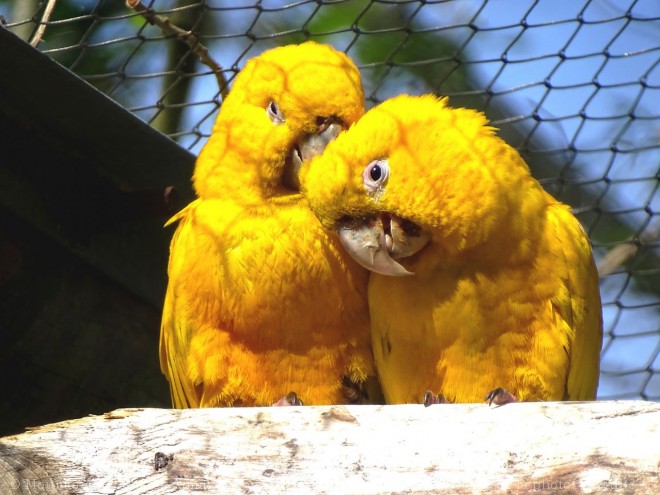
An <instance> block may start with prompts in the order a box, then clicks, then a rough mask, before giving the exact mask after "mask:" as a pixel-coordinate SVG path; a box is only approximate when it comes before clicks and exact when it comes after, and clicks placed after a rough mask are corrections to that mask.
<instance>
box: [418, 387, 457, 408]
mask: <svg viewBox="0 0 660 495" xmlns="http://www.w3.org/2000/svg"><path fill="white" fill-rule="evenodd" d="M423 404H424V407H429V406H432V405H433V404H451V402H449V401H448V400H447V399H445V396H444V395H442V394H438V395H435V394H434V393H433V392H431V391H430V390H427V391H426V393H425V394H424V402H423Z"/></svg>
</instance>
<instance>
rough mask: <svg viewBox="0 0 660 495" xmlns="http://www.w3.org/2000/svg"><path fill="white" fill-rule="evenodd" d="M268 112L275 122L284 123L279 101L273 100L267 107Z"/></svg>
mask: <svg viewBox="0 0 660 495" xmlns="http://www.w3.org/2000/svg"><path fill="white" fill-rule="evenodd" d="M266 113H267V114H268V118H270V120H271V122H273V124H278V125H279V124H284V115H282V112H280V108H279V107H278V106H277V103H275V102H274V101H271V102H270V103H269V104H268V106H267V107H266Z"/></svg>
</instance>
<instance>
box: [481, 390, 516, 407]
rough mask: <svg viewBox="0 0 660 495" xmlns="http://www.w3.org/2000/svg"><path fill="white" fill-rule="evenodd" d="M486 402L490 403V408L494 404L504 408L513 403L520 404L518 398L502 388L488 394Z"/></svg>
mask: <svg viewBox="0 0 660 495" xmlns="http://www.w3.org/2000/svg"><path fill="white" fill-rule="evenodd" d="M484 400H487V401H488V405H489V406H490V405H492V404H495V405H496V406H503V405H504V404H509V403H511V402H518V398H517V397H516V396H515V395H513V394H512V393H511V392H509V391H508V390H506V389H504V388H502V387H497V388H496V389H494V390H491V391H490V392H488V395H486V397H485V398H484Z"/></svg>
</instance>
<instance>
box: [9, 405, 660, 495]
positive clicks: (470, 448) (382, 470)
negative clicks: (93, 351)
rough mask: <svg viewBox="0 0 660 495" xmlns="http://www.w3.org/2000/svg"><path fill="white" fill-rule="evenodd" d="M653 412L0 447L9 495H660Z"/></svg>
mask: <svg viewBox="0 0 660 495" xmlns="http://www.w3.org/2000/svg"><path fill="white" fill-rule="evenodd" d="M659 430H660V404H656V403H649V402H641V401H610V402H574V403H566V402H565V403H515V404H508V405H506V406H503V407H492V408H489V407H488V406H487V405H483V404H465V405H435V406H431V407H428V408H424V407H423V406H421V405H398V406H323V407H275V408H243V409H239V408H229V409H197V410H171V409H120V410H116V411H113V412H110V413H106V414H105V415H102V416H92V417H86V418H82V419H76V420H71V421H65V422H62V423H56V424H51V425H46V426H41V427H37V428H33V429H31V430H29V431H27V432H26V433H23V434H20V435H14V436H10V437H4V438H1V439H0V493H2V494H5V493H12V494H14V493H16V494H18V493H21V494H23V493H48V494H51V493H54V494H60V493H65V494H78V493H80V494H83V493H84V494H88V493H93V494H143V493H144V494H146V493H149V494H154V493H216V494H220V493H222V494H224V493H243V494H245V493H283V492H286V493H287V494H290V493H304V494H308V493H317V494H318V493H328V494H335V493H363V494H377V493H407V494H409V493H458V494H460V493H508V494H517V493H533V492H539V493H545V494H549V493H562V494H574V493H626V494H629V493H633V494H645V493H648V494H657V493H660V479H659V477H658V468H659V465H660V431H659Z"/></svg>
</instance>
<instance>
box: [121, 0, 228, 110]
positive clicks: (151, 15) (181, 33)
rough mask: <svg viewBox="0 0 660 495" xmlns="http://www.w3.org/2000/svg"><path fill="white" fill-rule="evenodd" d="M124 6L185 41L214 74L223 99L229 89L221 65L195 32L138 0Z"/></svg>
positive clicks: (167, 33)
mask: <svg viewBox="0 0 660 495" xmlns="http://www.w3.org/2000/svg"><path fill="white" fill-rule="evenodd" d="M126 7H128V8H129V9H133V10H135V12H137V13H139V14H140V15H142V17H144V18H145V19H146V20H147V22H148V23H149V24H152V25H154V26H158V27H159V28H160V29H161V31H163V33H165V34H166V35H167V36H173V37H175V38H177V39H180V40H181V41H183V42H185V43H186V44H187V45H188V46H189V47H190V49H191V50H192V51H193V53H194V54H195V55H196V56H197V58H199V60H200V62H202V63H203V64H204V65H206V66H207V67H208V68H209V69H211V70H212V71H213V73H214V74H215V77H216V79H217V80H218V86H219V88H220V95H221V96H222V100H223V101H224V99H225V98H226V97H227V93H228V91H229V84H228V83H227V80H226V79H225V76H224V74H223V73H222V67H221V66H220V64H218V63H217V62H216V61H215V60H214V59H213V57H211V55H210V54H209V50H208V48H206V47H205V46H204V45H202V44H201V43H200V42H199V38H198V37H197V36H196V35H195V34H193V33H192V32H191V31H186V30H185V29H181V28H180V27H178V26H176V25H175V24H172V22H170V20H169V18H167V17H165V16H162V15H158V14H156V13H155V12H154V11H153V10H152V9H148V8H147V7H145V6H144V5H142V2H140V0H126Z"/></svg>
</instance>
